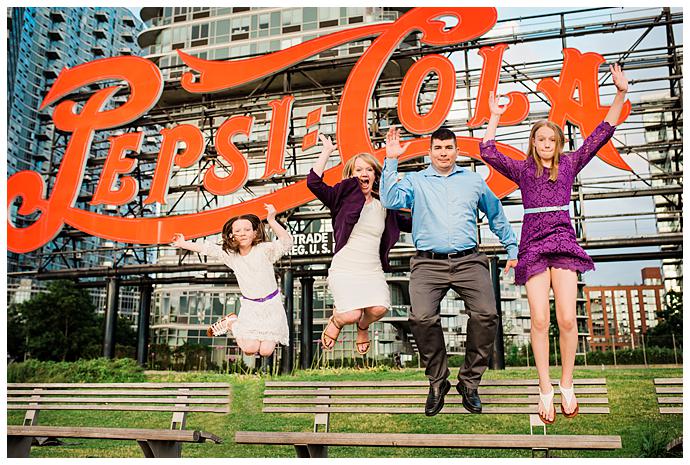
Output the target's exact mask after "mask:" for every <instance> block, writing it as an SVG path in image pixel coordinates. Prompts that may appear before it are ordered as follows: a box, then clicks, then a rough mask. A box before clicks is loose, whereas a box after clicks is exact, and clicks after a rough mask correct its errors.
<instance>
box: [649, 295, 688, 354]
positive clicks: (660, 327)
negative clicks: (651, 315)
mask: <svg viewBox="0 0 690 465" xmlns="http://www.w3.org/2000/svg"><path fill="white" fill-rule="evenodd" d="M664 303H665V305H664V306H663V308H661V310H659V311H658V312H657V317H658V319H659V324H657V325H656V326H655V327H654V328H651V329H650V330H649V331H647V335H648V336H650V339H649V345H655V346H659V347H672V345H673V337H671V334H673V335H674V337H675V341H676V344H679V345H680V344H682V341H683V294H682V293H680V292H677V291H675V290H671V291H669V292H667V293H666V299H665V302H664Z"/></svg>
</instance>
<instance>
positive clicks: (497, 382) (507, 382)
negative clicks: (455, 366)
mask: <svg viewBox="0 0 690 465" xmlns="http://www.w3.org/2000/svg"><path fill="white" fill-rule="evenodd" d="M451 382H453V383H454V382H455V381H454V380H451ZM574 383H575V384H576V385H578V386H580V385H583V386H585V385H606V379H605V378H583V379H575V380H574ZM551 384H552V385H554V386H558V381H552V382H551ZM374 385H375V386H380V387H417V386H424V387H426V388H427V389H428V388H429V381H427V380H414V381H266V383H265V386H266V387H267V388H268V387H372V386H374ZM538 385H539V380H538V379H524V380H522V379H492V380H487V379H482V381H481V383H480V384H479V386H480V387H481V386H538Z"/></svg>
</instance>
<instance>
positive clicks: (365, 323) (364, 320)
mask: <svg viewBox="0 0 690 465" xmlns="http://www.w3.org/2000/svg"><path fill="white" fill-rule="evenodd" d="M387 311H388V309H387V308H386V307H381V306H377V307H367V308H363V309H362V317H361V318H360V319H359V321H358V322H357V342H356V344H357V352H359V353H360V354H363V353H366V351H367V350H368V348H369V345H370V344H371V342H370V341H369V325H370V324H372V323H373V322H375V321H378V320H380V319H381V318H383V316H384V315H385V314H386V312H387Z"/></svg>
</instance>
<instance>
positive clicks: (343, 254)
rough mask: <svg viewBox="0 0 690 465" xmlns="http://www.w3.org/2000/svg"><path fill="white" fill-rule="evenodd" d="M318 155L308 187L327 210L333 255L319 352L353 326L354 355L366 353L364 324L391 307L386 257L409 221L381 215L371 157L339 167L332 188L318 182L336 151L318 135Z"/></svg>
mask: <svg viewBox="0 0 690 465" xmlns="http://www.w3.org/2000/svg"><path fill="white" fill-rule="evenodd" d="M319 138H320V139H321V142H322V143H323V149H322V151H321V155H319V158H318V159H317V160H316V163H314V167H313V168H312V169H311V170H310V171H309V175H308V176H307V186H308V187H309V190H311V191H312V192H313V193H314V194H315V195H316V197H317V198H318V199H319V200H321V202H323V204H324V205H325V206H327V207H328V208H329V209H330V211H331V218H332V224H333V236H334V237H335V253H334V255H333V260H332V261H331V266H330V268H329V269H328V287H329V289H330V291H331V294H333V303H334V309H333V315H332V316H331V318H330V319H329V320H328V324H327V325H326V327H325V328H324V330H323V332H322V333H321V343H322V344H323V348H324V350H332V349H333V347H334V346H335V342H336V340H337V339H338V336H339V335H340V330H341V329H342V327H343V325H347V324H355V323H356V324H357V339H356V342H355V344H356V348H357V352H359V353H360V354H362V355H364V354H366V353H367V352H368V351H369V346H370V341H369V325H370V324H371V323H373V322H374V321H378V320H380V319H381V318H382V317H383V315H384V314H385V313H386V310H388V308H389V307H390V291H389V289H388V284H387V283H386V277H385V275H384V274H383V273H384V271H390V266H389V264H388V253H389V252H390V250H391V248H392V247H393V245H395V243H396V242H397V241H398V238H399V237H400V231H401V230H402V231H406V232H410V231H411V230H412V220H411V219H408V218H405V217H404V216H402V215H401V214H400V213H398V212H397V211H392V210H386V209H385V208H383V206H382V205H381V202H380V201H379V199H378V185H379V179H380V178H381V165H380V163H379V162H378V160H376V158H374V157H373V156H372V155H370V154H368V153H360V154H358V155H356V156H354V157H352V158H351V159H350V160H348V162H347V163H346V164H345V167H344V168H343V180H342V181H341V182H339V183H338V184H336V185H335V186H332V187H331V186H329V185H327V184H325V183H324V182H323V179H322V178H323V171H324V169H325V168H326V163H327V162H328V158H329V157H330V156H331V154H332V153H333V152H334V151H335V149H336V147H335V144H333V143H332V142H331V140H330V138H328V137H325V136H324V135H322V134H320V135H319Z"/></svg>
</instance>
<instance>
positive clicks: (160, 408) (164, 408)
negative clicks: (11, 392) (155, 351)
mask: <svg viewBox="0 0 690 465" xmlns="http://www.w3.org/2000/svg"><path fill="white" fill-rule="evenodd" d="M178 402H179V401H178ZM7 410H117V411H127V412H130V411H131V412H134V411H143V412H170V413H172V412H211V413H229V412H230V406H229V405H228V406H227V407H223V408H219V407H184V406H179V405H126V404H119V405H101V404H81V405H42V404H38V405H30V404H25V405H24V404H9V405H7Z"/></svg>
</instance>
